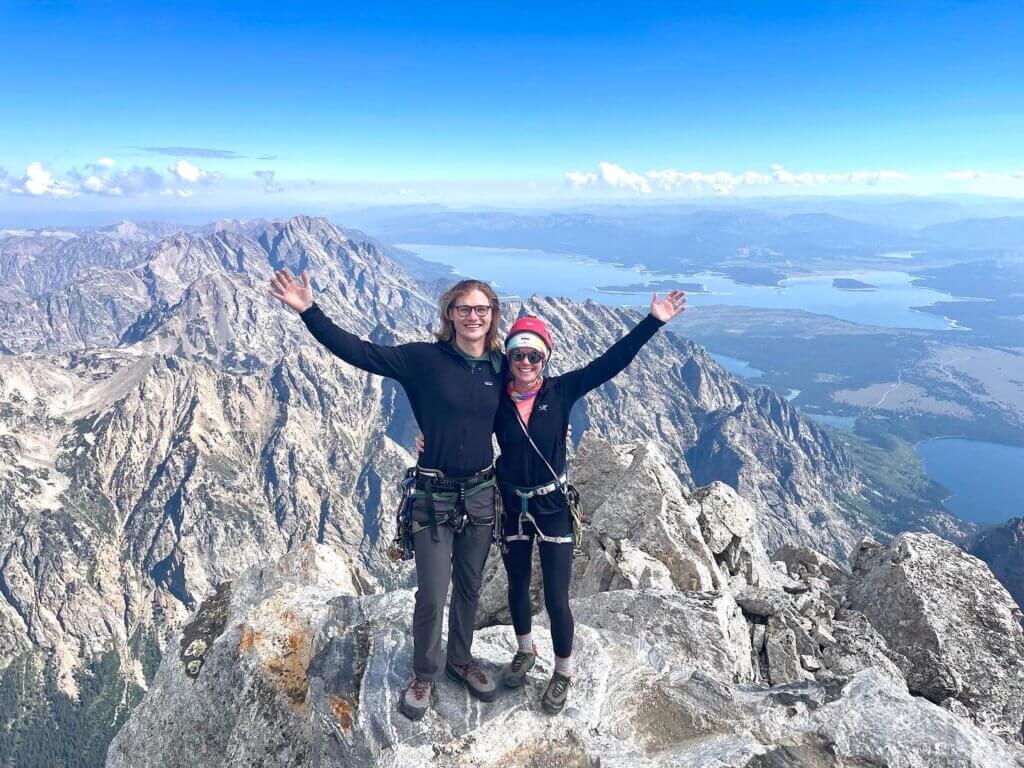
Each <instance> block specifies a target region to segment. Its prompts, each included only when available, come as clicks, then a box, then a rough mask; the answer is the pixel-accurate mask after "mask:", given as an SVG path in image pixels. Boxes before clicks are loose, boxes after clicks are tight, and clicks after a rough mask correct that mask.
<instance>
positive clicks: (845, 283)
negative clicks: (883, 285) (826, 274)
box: [832, 277, 878, 291]
mask: <svg viewBox="0 0 1024 768" xmlns="http://www.w3.org/2000/svg"><path fill="white" fill-rule="evenodd" d="M832 287H833V288H838V289H839V290H840V291H874V290H877V289H878V286H877V285H872V284H871V283H865V282H863V281H861V280H854V279H853V278H852V277H833V278H832Z"/></svg>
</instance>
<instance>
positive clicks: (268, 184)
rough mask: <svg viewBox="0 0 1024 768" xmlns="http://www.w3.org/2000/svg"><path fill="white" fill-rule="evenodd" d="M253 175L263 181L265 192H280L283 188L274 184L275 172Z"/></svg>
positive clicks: (258, 172) (262, 172)
mask: <svg viewBox="0 0 1024 768" xmlns="http://www.w3.org/2000/svg"><path fill="white" fill-rule="evenodd" d="M252 175H253V176H255V177H256V178H258V179H262V180H263V191H264V192H268V193H273V192H280V191H281V189H282V187H281V186H280V185H279V184H277V183H275V182H274V172H273V171H253V172H252Z"/></svg>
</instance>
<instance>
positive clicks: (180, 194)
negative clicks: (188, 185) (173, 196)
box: [178, 189, 195, 198]
mask: <svg viewBox="0 0 1024 768" xmlns="http://www.w3.org/2000/svg"><path fill="white" fill-rule="evenodd" d="M193 194H195V193H194V192H193V191H192V190H191V189H179V190H178V197H182V198H184V197H192V195H193Z"/></svg>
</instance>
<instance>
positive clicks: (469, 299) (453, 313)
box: [448, 288, 494, 341]
mask: <svg viewBox="0 0 1024 768" xmlns="http://www.w3.org/2000/svg"><path fill="white" fill-rule="evenodd" d="M467 304H468V305H469V306H471V307H476V306H488V307H490V306H491V301H490V299H488V298H487V294H486V293H484V292H483V291H481V290H479V289H476V288H474V289H473V290H472V291H468V292H466V293H464V294H462V295H461V296H459V297H458V298H456V299H455V301H453V302H452V304H451V306H450V307H449V308H448V319H449V320H451V321H452V323H454V325H455V338H456V339H457V340H458V339H462V340H463V341H478V340H480V339H483V338H484V337H486V336H487V331H488V330H489V329H490V327H491V319H492V318H491V316H492V315H493V314H494V312H493V309H492V310H490V311H488V312H487V313H486V314H485V315H484V316H483V317H480V316H479V315H477V313H476V312H475V311H473V312H470V313H469V316H468V317H462V316H461V315H460V314H459V312H458V310H457V309H456V307H458V306H460V305H467Z"/></svg>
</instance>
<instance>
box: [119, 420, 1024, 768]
mask: <svg viewBox="0 0 1024 768" xmlns="http://www.w3.org/2000/svg"><path fill="white" fill-rule="evenodd" d="M576 466H577V467H578V479H579V486H580V490H581V494H582V496H583V499H584V505H585V507H586V508H587V510H588V511H589V512H590V514H591V516H592V523H591V525H590V526H589V527H588V528H587V534H586V540H585V551H584V552H583V554H582V555H581V557H580V558H579V559H578V560H577V562H576V568H575V572H574V575H573V584H572V590H571V591H572V608H573V613H574V615H575V618H576V626H577V631H576V647H575V651H574V654H575V671H574V675H573V684H572V687H571V689H570V694H569V702H568V705H567V707H566V709H565V711H564V712H563V713H562V714H561V715H558V716H554V717H552V716H548V715H545V714H544V713H543V712H542V711H541V708H540V701H539V700H540V696H541V693H542V691H543V688H544V685H545V684H546V682H547V678H548V676H549V675H550V673H551V662H552V660H553V659H552V651H551V646H550V642H549V641H548V639H547V637H546V633H545V631H544V616H543V611H541V612H540V614H539V615H538V616H537V623H538V628H537V630H536V632H535V636H536V639H537V641H538V648H539V651H540V661H539V663H538V666H537V667H536V668H535V669H534V670H533V671H532V672H531V673H530V675H529V676H528V679H527V684H526V685H525V686H524V687H523V688H520V689H515V690H505V691H503V693H502V695H501V696H500V697H499V698H498V699H497V700H496V701H494V702H491V703H481V702H479V701H476V700H475V699H472V698H470V697H469V696H468V694H467V693H466V691H465V690H464V689H462V688H460V687H457V686H456V685H454V684H453V683H451V682H450V681H448V680H446V679H441V680H440V682H439V686H438V687H439V692H438V697H437V702H436V704H435V706H434V707H433V708H432V709H431V710H430V711H429V712H428V713H427V715H426V717H425V718H424V719H423V720H421V721H419V722H412V721H410V720H408V719H406V718H405V717H403V716H402V715H400V714H399V713H398V711H397V708H396V704H397V698H398V696H399V695H400V692H401V690H402V688H403V686H404V684H405V683H406V681H407V680H408V678H409V676H410V674H411V627H410V622H411V617H412V607H413V593H412V592H411V591H409V590H407V589H395V590H390V591H386V592H382V593H378V594H369V595H366V594H362V595H361V594H359V589H358V588H357V582H356V580H355V579H354V578H353V575H352V574H351V572H350V568H351V566H350V564H349V562H348V561H347V560H346V559H345V558H343V557H341V556H339V554H338V553H337V552H336V551H335V548H333V547H331V546H329V545H321V544H315V543H307V544H303V545H301V546H298V547H296V548H293V549H292V550H290V551H289V552H288V553H286V554H285V555H283V556H282V557H280V558H278V559H277V560H276V561H272V562H268V563H265V564H260V565H255V566H252V567H251V568H249V569H248V570H246V571H245V572H244V573H242V574H241V575H240V576H239V577H238V578H236V579H234V580H231V581H230V582H225V583H223V584H221V585H220V586H219V588H218V589H217V591H216V592H215V593H214V595H212V596H211V597H210V598H208V599H207V600H205V601H204V602H203V603H202V605H201V606H200V607H199V609H198V610H197V611H196V613H195V614H194V615H193V616H192V618H191V620H190V621H189V623H188V624H186V625H185V627H184V628H183V630H182V632H181V633H180V635H179V636H178V637H177V638H176V648H177V649H178V650H177V652H175V653H167V654H165V656H164V659H163V661H162V662H161V664H160V668H159V671H158V672H157V674H156V676H155V678H154V680H153V682H152V684H151V686H150V689H149V692H148V693H147V694H146V697H145V698H144V699H143V701H142V702H141V704H140V705H139V706H138V707H137V708H136V709H135V710H134V712H133V714H132V716H131V717H130V719H129V720H128V722H127V723H126V725H125V726H124V727H123V728H122V729H121V731H120V732H119V733H118V734H117V736H116V737H115V739H114V740H113V742H112V743H111V745H110V749H109V752H108V758H107V765H108V766H109V768H143V767H145V766H154V767H155V766H161V768H175V767H176V766H181V767H182V768H184V766H189V768H193V767H194V768H205V767H206V766H210V767H211V768H212V767H213V766H217V768H221V766H225V767H229V768H234V767H236V766H237V767H238V768H241V767H242V766H245V767H246V768H248V767H249V766H254V765H259V766H281V767H282V768H284V766H303V765H317V766H342V765H344V766H352V767H356V766H367V767H369V766H387V767H389V768H401V767H403V766H409V767H410V768H411V767H412V766H417V767H421V766H445V767H446V768H456V767H459V768H463V767H465V768H469V767H470V766H578V767H582V766H589V767H596V766H659V767H664V768H668V767H669V766H673V767H674V766H679V767H682V766H687V767H688V768H689V767H699V766H707V767H709V768H710V767H711V766H715V767H716V768H725V767H727V766H736V767H737V768H739V767H741V766H744V767H749V768H753V767H754V766H758V767H761V768H767V767H769V766H771V767H781V766H787V767H794V768H800V767H806V768H811V767H812V766H842V767H848V768H854V767H856V768H865V767H867V766H879V767H881V766H901V767H906V768H926V767H927V768H935V767H942V766H950V767H952V766H956V767H957V768H966V767H967V766H979V767H981V766H984V767H985V768H996V767H997V766H998V767H999V768H1006V767H1009V766H1024V748H1022V744H1021V741H1020V738H1021V733H1020V727H1021V713H1020V711H1019V710H1018V709H1017V708H1016V704H1015V703H1014V702H1019V701H1020V698H1019V688H1018V685H1019V683H1018V678H1017V677H1015V676H1014V674H1013V669H1019V668H1020V666H1019V665H1020V662H1021V659H1022V656H1021V654H1020V651H1019V650H1017V648H1018V646H1017V645H1016V644H1017V643H1019V642H1020V637H1021V632H1022V629H1021V624H1020V615H1019V613H1012V612H1011V611H1009V609H1008V607H1007V606H1008V605H1010V604H1011V601H1010V600H1009V597H1008V595H1007V594H1006V592H1005V590H1004V589H1003V588H1002V587H1001V586H1000V585H999V584H998V582H996V580H995V579H994V578H993V577H992V575H991V573H990V572H989V571H988V570H987V568H985V566H984V565H983V564H981V563H980V561H978V560H976V559H975V558H973V557H970V556H969V555H965V554H963V553H962V552H961V553H960V554H956V553H954V552H952V551H951V550H950V549H948V547H949V546H951V545H948V544H946V542H943V541H941V540H939V539H937V537H933V536H929V535H925V536H915V537H906V538H905V539H903V540H897V541H896V542H894V544H893V545H892V546H891V547H888V548H881V547H880V546H875V545H873V544H871V543H870V542H864V543H862V544H861V545H860V546H859V547H858V549H857V551H856V552H855V553H854V558H853V562H854V568H853V569H851V570H846V569H845V568H844V567H842V566H840V565H838V564H836V563H835V562H834V561H832V560H831V559H830V558H828V557H826V556H825V555H823V554H821V553H818V552H816V551H814V550H813V549H809V548H806V547H803V546H786V547H782V548H780V549H779V550H778V551H776V552H775V553H774V556H773V557H772V558H770V557H769V556H768V554H767V553H766V552H765V549H764V547H763V545H762V543H761V539H760V536H759V534H758V532H757V529H756V526H754V525H753V519H754V517H755V516H756V514H757V510H756V508H752V507H751V505H750V504H749V502H747V501H745V500H743V499H742V498H740V497H739V496H738V495H737V494H736V493H735V492H734V491H733V490H732V489H730V488H729V487H728V486H726V485H724V484H721V483H712V484H710V485H707V486H702V487H699V488H697V489H695V490H693V491H692V492H691V491H689V490H687V489H686V488H685V486H684V485H683V484H682V483H680V481H679V480H678V479H677V478H676V477H675V476H674V474H673V473H672V471H671V469H670V468H669V465H668V462H667V461H666V459H665V457H664V455H663V454H662V452H661V451H660V450H659V449H658V448H657V446H656V445H655V444H653V443H648V444H632V445H614V444H611V443H608V442H607V441H604V440H603V439H601V438H598V437H596V436H595V435H593V434H587V435H585V436H584V438H583V441H582V442H581V445H580V448H579V451H578V453H577V456H576ZM496 559H497V558H496V557H492V560H496ZM492 565H493V563H492ZM893 571H898V572H899V573H902V574H905V573H918V574H919V575H918V576H917V577H911V576H903V577H899V576H898V575H897V573H893ZM920 572H930V574H931V575H930V576H924V575H920ZM489 578H490V580H491V584H490V585H489V586H490V587H491V593H492V594H496V593H497V592H500V588H498V587H497V586H496V583H497V582H498V581H499V577H498V575H497V573H496V571H494V570H492V571H491V573H490V576H489ZM871 594H874V595H875V596H876V599H875V600H874V601H870V600H867V598H866V596H867V595H871ZM982 596H983V597H985V598H987V600H985V601H980V600H977V598H979V597H982ZM972 601H973V603H974V604H973V605H971V606H970V609H969V610H968V608H967V606H968V604H970V603H972ZM897 604H898V605H903V606H918V607H919V610H920V611H921V612H922V618H921V619H920V622H921V626H917V625H914V626H913V627H911V628H910V629H911V630H912V631H908V632H905V633H903V634H899V633H896V632H894V630H893V628H892V626H891V623H890V622H888V621H887V620H886V619H887V616H888V614H887V612H886V610H885V607H886V606H890V607H893V606H896V605H897ZM940 605H945V606H947V607H948V608H947V612H946V615H947V621H946V623H945V631H947V632H950V633H952V632H956V633H959V635H960V636H961V637H962V638H963V639H964V642H967V643H970V642H978V643H980V642H983V641H984V643H986V645H985V648H986V649H988V650H987V653H986V654H985V655H979V656H976V657H974V658H971V657H970V655H969V654H967V653H961V652H959V651H958V650H956V649H953V648H950V647H949V645H948V641H949V639H950V637H951V635H950V636H941V637H940V640H941V641H942V642H941V643H940V644H939V646H935V645H934V644H932V640H933V637H932V635H934V633H935V629H936V628H935V627H932V629H930V630H929V631H924V630H925V625H927V622H928V618H926V617H925V615H924V614H926V615H927V617H931V618H932V619H935V617H936V616H938V615H941V613H940V612H938V611H935V612H933V611H931V610H930V609H929V608H928V606H936V607H937V606H940ZM921 606H924V608H920V607H921ZM487 612H488V615H489V616H490V620H489V621H485V622H484V623H488V624H489V625H488V626H486V627H485V628H483V629H481V630H479V631H478V632H477V633H476V639H475V643H474V653H475V654H476V656H477V657H478V658H479V659H480V660H481V662H482V663H483V664H484V665H486V666H487V667H489V668H490V669H491V670H492V671H494V672H495V673H496V674H500V667H501V665H502V664H504V663H506V662H507V661H508V660H509V659H510V658H511V655H512V653H513V652H514V649H515V639H514V634H513V631H512V629H511V627H510V626H508V625H506V624H503V623H501V622H500V620H499V618H498V617H497V616H496V614H497V613H498V606H497V604H496V601H495V602H492V603H490V604H489V606H488V607H487ZM889 613H892V611H889ZM910 615H913V614H910ZM928 626H931V625H928ZM929 632H931V634H929ZM972 633H973V634H972ZM944 649H945V651H946V654H945V657H944V661H943V663H944V664H945V667H944V669H945V670H946V672H947V673H948V675H947V676H950V677H953V678H956V679H959V680H961V681H962V683H963V685H962V689H961V690H963V691H966V690H968V689H970V690H976V689H977V687H978V686H980V685H985V686H987V690H986V693H987V695H988V697H989V702H988V703H987V704H984V705H982V706H980V707H979V706H975V704H977V702H974V701H973V700H971V699H970V697H964V696H960V697H959V698H958V697H957V695H956V692H955V691H951V692H950V693H951V695H950V696H947V697H945V698H943V699H942V701H941V702H939V703H936V701H934V699H935V698H936V696H935V695H932V692H931V691H921V690H919V688H920V683H919V682H918V681H920V680H922V679H930V678H931V677H935V674H934V672H933V671H932V669H931V667H930V665H934V664H935V662H936V657H937V656H940V655H942V653H943V650H944ZM999 649H1002V650H1001V651H999ZM1014 654H1016V665H1015V664H1013V663H1012V662H1011V658H1012V657H1013V655H1014ZM981 667H985V668H987V669H988V670H989V674H987V675H985V676H984V679H983V681H982V678H981V675H982V674H983V673H982V671H981V670H980V668H981ZM997 667H998V672H996V671H995V670H996V668H997ZM908 681H910V685H909V686H908ZM972 707H973V708H972ZM995 710H999V714H998V715H997V714H995V713H994V712H995Z"/></svg>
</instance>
